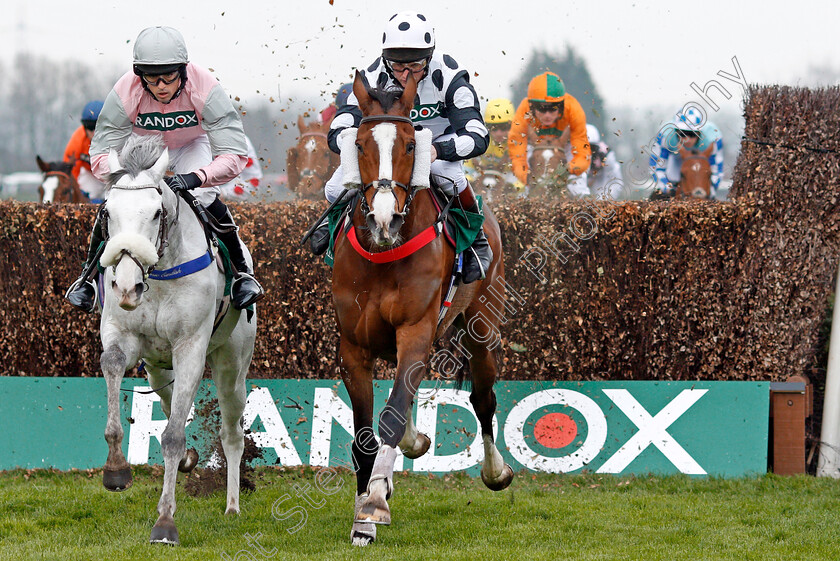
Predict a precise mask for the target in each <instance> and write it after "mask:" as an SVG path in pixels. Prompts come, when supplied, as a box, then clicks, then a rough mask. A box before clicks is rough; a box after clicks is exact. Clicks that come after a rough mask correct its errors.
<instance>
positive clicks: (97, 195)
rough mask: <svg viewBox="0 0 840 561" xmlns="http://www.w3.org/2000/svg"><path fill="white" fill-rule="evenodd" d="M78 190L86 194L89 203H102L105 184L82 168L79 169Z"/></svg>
mask: <svg viewBox="0 0 840 561" xmlns="http://www.w3.org/2000/svg"><path fill="white" fill-rule="evenodd" d="M77 181H78V182H79V188H80V189H81V190H82V191H84V192H85V194H87V196H88V198H89V199H90V200H91V202H102V199H103V198H104V196H103V195H104V194H105V184H104V183H102V182H101V181H99V180H98V179H96V178H95V177H94V176H93V174H92V173H91V172H90V171H89V170H88V169H87V168H86V167H84V166H82V167H81V168H79V178H78V179H77Z"/></svg>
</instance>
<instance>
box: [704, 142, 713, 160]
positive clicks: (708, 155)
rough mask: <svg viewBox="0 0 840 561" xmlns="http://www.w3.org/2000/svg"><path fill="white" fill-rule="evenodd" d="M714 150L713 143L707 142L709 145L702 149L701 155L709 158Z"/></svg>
mask: <svg viewBox="0 0 840 561" xmlns="http://www.w3.org/2000/svg"><path fill="white" fill-rule="evenodd" d="M714 151H715V143H714V142H712V143H711V144H709V146H708V147H707V148H706V149H705V150H703V155H704V156H705V157H707V158H709V157H711V155H712V152H714Z"/></svg>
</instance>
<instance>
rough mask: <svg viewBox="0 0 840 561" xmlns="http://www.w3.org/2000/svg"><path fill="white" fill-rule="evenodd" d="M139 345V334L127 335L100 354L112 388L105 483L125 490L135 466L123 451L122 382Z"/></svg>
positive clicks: (109, 401)
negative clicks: (131, 465)
mask: <svg viewBox="0 0 840 561" xmlns="http://www.w3.org/2000/svg"><path fill="white" fill-rule="evenodd" d="M138 352H139V345H138V342H137V340H136V339H135V338H133V337H130V336H127V335H126V336H123V337H121V338H120V344H119V345H118V344H116V343H113V342H110V343H109V344H107V345H106V346H105V352H103V353H102V355H100V357H99V364H100V368H101V369H102V375H103V376H104V377H105V385H106V387H107V388H108V420H107V421H106V423H105V441H106V442H107V443H108V459H107V460H106V461H105V467H104V469H103V470H102V484H103V485H104V486H105V488H106V489H108V490H109V491H123V490H125V489H128V488H129V487H130V486H131V467H130V466H129V465H128V462H127V461H126V459H125V455H124V454H123V451H122V440H123V429H122V423H121V421H120V384H121V383H122V379H123V375H124V374H125V371H126V369H127V368H128V366H129V365H130V364H134V363H135V362H136V361H137V353H138Z"/></svg>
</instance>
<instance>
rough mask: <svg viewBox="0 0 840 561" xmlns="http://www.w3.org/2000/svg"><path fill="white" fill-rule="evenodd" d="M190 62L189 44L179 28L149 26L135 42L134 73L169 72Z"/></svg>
mask: <svg viewBox="0 0 840 561" xmlns="http://www.w3.org/2000/svg"><path fill="white" fill-rule="evenodd" d="M188 62H189V57H188V56H187V45H186V43H185V42H184V37H183V36H182V35H181V33H180V32H179V31H178V30H177V29H173V28H171V27H164V26H157V27H147V28H146V29H144V30H143V31H141V32H140V35H138V36H137V40H136V41H135V42H134V73H135V74H137V75H138V76H139V75H140V74H169V73H170V72H174V71H176V70H179V69H181V68H183V67H184V66H186V64H187V63H188Z"/></svg>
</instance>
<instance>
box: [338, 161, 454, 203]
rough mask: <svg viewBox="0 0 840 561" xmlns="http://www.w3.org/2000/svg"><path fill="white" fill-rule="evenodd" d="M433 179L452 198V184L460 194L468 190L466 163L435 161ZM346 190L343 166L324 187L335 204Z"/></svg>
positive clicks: (433, 163)
mask: <svg viewBox="0 0 840 561" xmlns="http://www.w3.org/2000/svg"><path fill="white" fill-rule="evenodd" d="M431 170H432V177H434V176H439V177H438V179H437V181H438V183H439V184H441V186H442V187H443V190H444V191H445V192H446V193H447V194H448V195H449V196H450V197H451V196H453V195H454V193H452V192H451V191H452V184H455V186H456V187H457V189H458V193H460V192H461V191H463V190H464V189H466V188H467V185H469V183H468V182H467V176H466V175H464V162H462V161H460V160H459V161H457V162H447V161H444V160H435V161H434V162H432V168H431ZM343 189H344V172H343V171H342V169H341V166H338V168H336V170H335V173H333V174H332V177H330V179H329V181H327V184H326V185H324V195H325V196H326V197H327V200H328V201H329V202H331V203H332V202H335V200H336V199H337V198H338V196H339V195H341V191H342V190H343Z"/></svg>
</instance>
